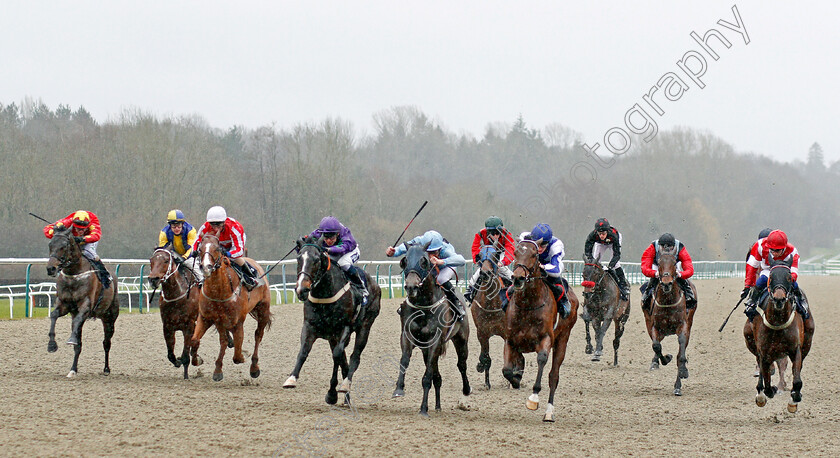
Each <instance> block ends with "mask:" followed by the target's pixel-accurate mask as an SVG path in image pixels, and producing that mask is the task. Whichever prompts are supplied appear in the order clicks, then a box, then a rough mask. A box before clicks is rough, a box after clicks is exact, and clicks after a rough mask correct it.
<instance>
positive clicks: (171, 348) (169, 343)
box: [163, 323, 187, 367]
mask: <svg viewBox="0 0 840 458" xmlns="http://www.w3.org/2000/svg"><path fill="white" fill-rule="evenodd" d="M163 341H164V342H166V359H168V360H169V362H170V363H172V365H173V366H175V367H181V360H180V359H176V358H175V329H174V328H173V327H172V325H170V324H167V323H164V324H163ZM186 343H187V342H186V339H185V342H184V344H186Z"/></svg>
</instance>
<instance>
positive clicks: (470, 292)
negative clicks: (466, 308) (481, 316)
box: [464, 285, 475, 305]
mask: <svg viewBox="0 0 840 458" xmlns="http://www.w3.org/2000/svg"><path fill="white" fill-rule="evenodd" d="M473 294H475V286H473V285H467V292H465V293H464V299H466V300H467V305H469V304H471V303H472V300H473Z"/></svg>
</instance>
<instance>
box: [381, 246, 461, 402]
mask: <svg viewBox="0 0 840 458" xmlns="http://www.w3.org/2000/svg"><path fill="white" fill-rule="evenodd" d="M427 247H428V244H426V246H421V245H411V246H409V247H408V251H407V252H406V253H405V257H404V258H402V259H401V260H400V267H402V269H403V272H404V273H405V293H406V298H405V301H403V303H402V304H401V305H400V310H401V312H400V322H401V324H402V327H401V328H402V334H401V335H400V348H401V349H402V357H401V358H400V374H399V377H398V378H397V386H396V389H395V390H394V397H395V398H397V397H402V396H405V371H406V370H408V364H409V362H410V361H411V353H412V351H413V350H414V347H419V348H420V349H421V350H422V352H423V361H424V362H425V363H426V372H425V373H424V374H423V402H422V404H420V415H423V416H428V415H429V390H430V389H431V387H432V384H434V386H435V410H438V411H439V410H440V387H441V384H442V379H441V376H440V370H439V368H438V360H439V359H440V358H441V356H443V355H444V354H446V343H447V341H449V340H452V343H453V345H454V346H455V352H456V353H457V354H458V363H457V366H458V370H459V371H460V372H461V382H462V388H461V395H462V396H461V399H460V400H459V402H458V407H459V408H461V409H465V410H466V409H469V395H470V393H471V392H472V390H471V389H470V382H469V380H468V379H467V356H468V354H469V348H468V346H467V342H468V341H469V338H470V326H469V324H468V322H467V321H466V319H465V320H463V321H457V320H456V319H455V311H454V310H453V307H455V305H453V304H450V303H449V301H448V300H447V299H446V296H445V295H444V292H443V290H442V289H441V288H440V287H439V286H438V285H437V282H436V281H435V278H436V276H437V272H438V270H437V268H436V267H435V266H434V265H433V264H432V261H431V260H430V259H429V255H428V253H426V248H427Z"/></svg>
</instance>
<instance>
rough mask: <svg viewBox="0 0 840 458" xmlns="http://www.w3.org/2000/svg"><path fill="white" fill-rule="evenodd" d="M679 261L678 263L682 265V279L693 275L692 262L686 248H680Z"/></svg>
mask: <svg viewBox="0 0 840 458" xmlns="http://www.w3.org/2000/svg"><path fill="white" fill-rule="evenodd" d="M679 261H680V265H681V266H682V272H680V278H682V279H683V280H688V279H689V278H691V276H692V275H694V264H693V263H692V262H691V255H690V254H688V250H686V249H685V247H683V249H682V250H680V254H679Z"/></svg>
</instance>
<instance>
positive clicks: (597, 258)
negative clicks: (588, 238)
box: [595, 253, 601, 264]
mask: <svg viewBox="0 0 840 458" xmlns="http://www.w3.org/2000/svg"><path fill="white" fill-rule="evenodd" d="M595 263H596V264H600V263H601V253H598V256H595Z"/></svg>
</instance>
